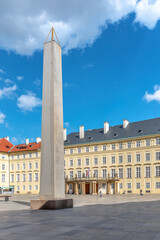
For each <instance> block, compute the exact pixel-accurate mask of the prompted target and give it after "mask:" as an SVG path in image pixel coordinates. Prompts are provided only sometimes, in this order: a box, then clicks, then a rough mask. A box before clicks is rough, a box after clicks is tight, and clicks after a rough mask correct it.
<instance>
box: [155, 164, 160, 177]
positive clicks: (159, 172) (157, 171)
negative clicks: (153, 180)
mask: <svg viewBox="0 0 160 240" xmlns="http://www.w3.org/2000/svg"><path fill="white" fill-rule="evenodd" d="M156 177H160V166H156Z"/></svg>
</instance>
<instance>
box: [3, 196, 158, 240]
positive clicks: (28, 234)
mask: <svg viewBox="0 0 160 240" xmlns="http://www.w3.org/2000/svg"><path fill="white" fill-rule="evenodd" d="M67 197H72V198H73V199H74V208H73V209H64V210H56V211H47V210H39V211H35V210H34V211H33V210H30V208H29V201H30V199H36V198H38V196H29V195H27V196H26V195H18V196H13V197H12V198H11V199H10V201H9V202H4V201H0V216H1V217H0V240H10V239H11V240H21V239H23V240H26V239H28V240H41V239H43V240H51V239H64V240H72V239H75V240H79V239H81V240H83V239H89V240H90V239H98V240H99V239H108V240H119V239H122V240H126V239H127V240H143V239H144V240H151V239H153V240H160V195H153V194H152V195H144V196H142V197H140V196H139V195H105V196H103V197H102V198H100V197H99V196H91V195H85V196H75V195H67Z"/></svg>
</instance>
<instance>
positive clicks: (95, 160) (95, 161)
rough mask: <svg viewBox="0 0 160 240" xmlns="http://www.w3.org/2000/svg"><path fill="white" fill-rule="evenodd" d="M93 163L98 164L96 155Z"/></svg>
mask: <svg viewBox="0 0 160 240" xmlns="http://www.w3.org/2000/svg"><path fill="white" fill-rule="evenodd" d="M94 165H98V158H97V157H95V158H94Z"/></svg>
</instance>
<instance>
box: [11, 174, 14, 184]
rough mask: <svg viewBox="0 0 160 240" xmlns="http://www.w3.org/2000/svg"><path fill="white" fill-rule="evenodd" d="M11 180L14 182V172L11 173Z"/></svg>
mask: <svg viewBox="0 0 160 240" xmlns="http://www.w3.org/2000/svg"><path fill="white" fill-rule="evenodd" d="M11 182H14V174H11Z"/></svg>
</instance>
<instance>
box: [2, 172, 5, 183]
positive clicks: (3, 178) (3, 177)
mask: <svg viewBox="0 0 160 240" xmlns="http://www.w3.org/2000/svg"><path fill="white" fill-rule="evenodd" d="M5 181H6V175H5V174H2V182H5Z"/></svg>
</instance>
